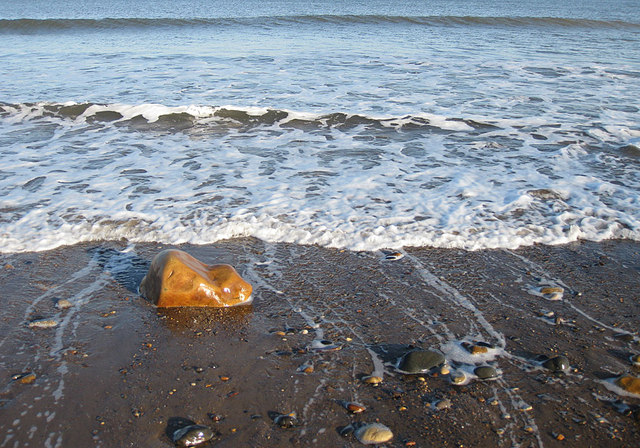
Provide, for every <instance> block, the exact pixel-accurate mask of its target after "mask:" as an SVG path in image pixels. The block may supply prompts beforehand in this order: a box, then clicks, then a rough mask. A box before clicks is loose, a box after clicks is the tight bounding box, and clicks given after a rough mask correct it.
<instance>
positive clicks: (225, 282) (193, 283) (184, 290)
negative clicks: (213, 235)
mask: <svg viewBox="0 0 640 448" xmlns="http://www.w3.org/2000/svg"><path fill="white" fill-rule="evenodd" d="M252 290H253V288H252V287H251V285H250V284H249V283H247V282H246V281H244V280H243V279H242V277H240V275H239V274H238V273H237V272H236V270H235V269H234V268H233V267H232V266H230V265H228V264H216V265H207V264H205V263H202V262H201V261H199V260H197V259H196V258H194V257H192V256H191V255H189V254H188V253H186V252H183V251H181V250H177V249H170V250H165V251H163V252H160V253H159V254H158V255H156V257H155V258H154V259H153V261H152V262H151V266H150V267H149V272H147V275H146V276H145V277H144V278H143V279H142V283H141V284H140V293H141V294H142V295H143V296H144V297H146V298H147V299H148V300H150V301H152V302H153V303H155V304H156V306H158V307H159V308H171V307H183V306H184V307H189V306H193V307H196V306H197V307H217V308H221V307H228V306H236V305H246V304H249V303H251V292H252Z"/></svg>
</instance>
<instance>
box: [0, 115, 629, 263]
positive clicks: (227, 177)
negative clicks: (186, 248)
mask: <svg viewBox="0 0 640 448" xmlns="http://www.w3.org/2000/svg"><path fill="white" fill-rule="evenodd" d="M78 106H80V107H78ZM3 109H4V111H5V115H4V117H3V118H2V121H1V122H0V126H1V127H2V131H3V133H4V135H10V137H9V138H7V139H6V145H5V151H7V152H9V153H12V154H15V155H16V157H12V158H9V159H6V160H5V162H4V164H3V170H2V176H1V177H0V187H1V189H0V191H2V193H1V194H0V207H1V208H2V211H3V221H2V222H1V223H0V243H1V249H0V250H2V251H4V252H15V251H27V250H45V249H51V248H53V247H56V246H59V245H63V244H73V243H76V242H82V241H94V240H105V239H107V240H110V239H121V238H124V239H127V240H129V241H132V242H148V241H158V242H164V243H167V244H180V243H186V242H190V243H199V244H207V243H212V242H215V241H219V240H222V239H227V238H234V237H245V236H252V237H257V238H260V239H263V240H267V241H284V242H292V243H299V244H318V245H321V246H327V247H341V248H349V249H354V250H377V249H381V248H397V247H402V246H436V247H456V248H465V249H471V250H474V249H482V248H495V247H503V248H516V247H518V246H521V245H530V244H534V243H546V244H557V243H566V242H570V241H575V240H577V239H591V240H603V239H608V238H633V239H638V238H639V237H640V232H639V229H640V222H639V216H640V207H639V206H638V204H637V192H638V191H640V188H639V187H640V185H639V182H638V179H637V176H635V172H634V170H633V169H632V167H631V166H630V165H629V164H628V163H627V159H626V158H625V157H618V156H616V155H615V154H611V153H608V152H606V151H602V150H601V151H593V150H592V149H588V148H589V147H593V146H594V145H596V146H597V145H599V146H601V147H603V148H604V147H611V145H616V144H617V145H620V144H622V143H623V142H622V141H621V140H620V139H621V138H622V137H624V138H626V137H627V136H628V135H631V134H633V133H634V132H635V131H633V130H631V129H630V130H629V131H628V132H626V133H625V132H621V131H620V130H619V129H617V130H616V133H614V134H610V133H608V132H606V131H605V130H602V131H601V133H600V134H599V136H598V140H595V139H593V138H591V137H584V135H583V134H582V132H581V131H580V130H578V129H572V128H571V127H566V128H564V127H561V128H560V130H558V128H557V127H555V126H552V127H548V128H547V127H545V126H544V125H540V124H536V125H535V127H533V126H532V125H530V124H529V123H527V120H522V122H518V123H519V124H516V122H514V121H513V120H508V121H504V122H503V121H494V122H493V123H491V122H490V120H477V119H475V118H474V119H473V120H472V119H458V118H451V117H448V118H447V117H434V116H433V115H430V116H429V117H424V116H423V117H418V116H406V117H370V116H366V115H364V114H351V115H350V114H342V113H336V112H334V113H330V114H312V113H309V112H302V113H297V112H291V111H285V110H275V109H262V108H245V109H241V108H231V107H224V108H221V107H208V106H179V107H168V106H162V105H156V104H142V105H94V104H83V105H77V104H72V103H67V104H44V103H43V104H35V105H26V104H23V105H18V106H15V105H11V106H8V105H4V106H3ZM221 111H224V112H223V113H221ZM107 112H108V113H111V114H118V115H113V117H116V118H115V119H114V120H107V121H99V120H98V121H96V120H92V119H91V117H96V116H101V115H100V114H101V113H102V114H104V113H107ZM181 114H186V115H188V117H190V118H189V119H188V120H189V123H190V124H189V128H188V129H186V130H185V129H183V128H181V129H180V130H177V131H176V130H174V129H173V126H174V124H175V122H176V120H178V121H179V119H178V118H175V117H182V115H181ZM103 116H104V115H103ZM136 117H143V119H144V120H145V122H147V123H165V122H164V121H163V120H166V118H163V117H174V121H171V120H169V122H170V123H169V124H168V125H166V126H165V124H162V126H165V127H162V126H160V127H156V128H152V129H151V128H150V129H147V128H142V129H140V128H137V127H136V125H135V123H132V122H134V121H135V120H136ZM211 120H214V121H217V122H224V123H231V125H229V126H223V127H221V126H219V125H216V126H215V127H213V128H210V127H207V126H210V123H211ZM252 120H257V121H256V122H254V121H252ZM294 122H296V123H297V124H296V126H292V125H291V124H292V123H294ZM302 122H304V123H302ZM118 123H123V125H119V124H118ZM238 123H239V124H238ZM247 123H249V124H250V125H248V126H245V124H247ZM448 124H451V125H452V126H450V127H447V125H448ZM534 130H535V132H537V133H539V134H536V135H542V133H544V136H545V139H546V140H545V145H546V146H545V147H544V151H541V148H540V147H539V146H538V141H539V137H532V136H531V134H532V133H533V132H534ZM568 135H573V137H574V138H580V139H581V142H578V143H574V142H571V143H567V142H566V139H567V138H568ZM621 136H622V137H621ZM604 162H606V167H605V166H604V165H603V163H604ZM610 172H616V178H615V179H612V178H611V177H610V176H609V175H608V173H610Z"/></svg>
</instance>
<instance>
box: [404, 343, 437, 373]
mask: <svg viewBox="0 0 640 448" xmlns="http://www.w3.org/2000/svg"><path fill="white" fill-rule="evenodd" d="M444 362H445V358H444V356H443V355H442V354H441V353H438V352H435V351H431V350H420V349H418V350H412V351H410V352H409V353H406V354H405V355H404V356H403V357H402V358H400V362H399V363H398V369H399V370H401V371H403V372H407V373H422V372H426V371H428V370H431V369H432V368H434V367H439V366H441V365H443V364H444Z"/></svg>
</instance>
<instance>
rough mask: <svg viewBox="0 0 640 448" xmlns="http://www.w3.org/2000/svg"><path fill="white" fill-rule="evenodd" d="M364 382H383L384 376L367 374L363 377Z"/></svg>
mask: <svg viewBox="0 0 640 448" xmlns="http://www.w3.org/2000/svg"><path fill="white" fill-rule="evenodd" d="M362 382H363V383H366V384H374V385H376V384H380V383H382V378H381V377H379V376H375V375H370V376H365V377H364V378H362Z"/></svg>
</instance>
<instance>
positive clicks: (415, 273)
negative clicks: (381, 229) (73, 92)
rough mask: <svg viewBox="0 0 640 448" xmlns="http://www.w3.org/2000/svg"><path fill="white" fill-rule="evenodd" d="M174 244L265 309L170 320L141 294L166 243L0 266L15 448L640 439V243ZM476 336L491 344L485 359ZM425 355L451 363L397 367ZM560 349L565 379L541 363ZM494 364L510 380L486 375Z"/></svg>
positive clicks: (8, 414) (5, 385)
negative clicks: (245, 288) (238, 281)
mask: <svg viewBox="0 0 640 448" xmlns="http://www.w3.org/2000/svg"><path fill="white" fill-rule="evenodd" d="M171 247H177V248H179V249H182V250H185V251H187V252H188V253H190V254H192V255H193V256H195V257H196V258H198V259H200V260H202V261H203V262H205V263H208V264H214V263H228V264H231V265H233V266H235V267H236V269H237V270H238V272H239V273H240V274H241V275H242V276H243V277H244V278H245V279H246V280H247V281H248V282H249V283H251V284H252V285H253V287H254V301H253V303H252V305H250V306H246V307H236V308H233V309H224V310H186V309H185V310H158V309H156V308H155V307H154V306H153V305H152V304H150V303H148V302H147V301H146V300H144V299H143V298H141V297H140V296H139V295H138V293H137V287H138V285H139V282H140V280H141V279H142V277H143V276H144V274H145V273H146V269H147V268H148V265H149V263H150V262H151V259H152V258H153V256H154V255H155V254H157V253H158V252H160V251H161V250H163V249H166V248H169V246H166V245H161V244H148V243H145V244H136V245H135V246H133V245H131V246H129V245H128V244H127V243H126V242H113V241H111V242H99V243H82V244H77V245H74V246H68V247H61V248H58V249H54V250H50V251H46V252H30V253H16V254H2V255H0V284H2V286H3V288H2V289H3V293H2V296H1V299H0V300H2V306H3V312H2V319H1V320H0V334H2V336H1V337H0V373H1V377H2V384H1V389H0V390H2V393H1V394H0V447H5V446H6V447H13V446H52V447H54V446H102V447H124V446H138V447H146V446H149V447H151V446H173V443H172V441H171V439H170V436H171V424H172V422H173V423H175V421H176V419H184V420H185V421H192V422H195V423H198V424H202V425H205V426H208V427H210V428H211V429H212V430H213V432H214V437H213V439H212V440H211V441H210V442H208V443H209V445H210V446H214V445H215V446H264V447H272V446H273V447H275V446H303V445H304V446H309V445H316V446H359V445H360V442H358V441H357V440H356V438H355V437H354V435H353V434H347V435H341V434H340V432H341V430H342V429H343V428H344V427H345V426H347V425H349V424H350V423H354V422H368V423H373V422H379V423H381V424H384V425H386V426H387V427H389V428H390V429H391V431H393V433H394V438H393V439H392V440H391V441H390V442H388V443H387V444H386V446H398V447H400V446H432V445H436V446H469V447H474V446H505V447H510V446H521V447H527V446H531V447H533V446H563V445H566V444H567V443H569V444H570V445H571V444H578V443H579V444H581V445H583V446H633V445H634V444H636V443H637V441H638V440H639V439H640V423H639V422H640V420H639V419H640V411H639V406H640V396H633V395H624V394H622V393H620V392H621V391H619V390H617V389H616V388H615V385H614V384H613V379H615V378H616V377H619V376H620V375H623V374H627V375H634V376H639V375H640V371H639V370H638V369H637V368H636V367H634V366H633V365H632V363H631V361H630V357H631V356H632V355H634V354H638V353H640V346H639V344H638V343H639V338H638V334H637V331H638V328H637V323H638V320H637V316H638V315H639V314H640V313H639V311H640V282H639V281H638V279H639V276H640V242H636V241H629V240H611V241H603V242H600V243H595V242H586V241H581V242H576V243H571V244H566V245H561V246H543V245H536V246H530V247H523V248H520V249H517V250H501V249H491V250H480V251H474V252H468V251H464V250H458V249H437V248H424V247H422V248H405V249H403V250H402V251H401V254H402V257H400V258H399V259H397V260H393V259H387V258H386V257H385V253H384V252H381V251H379V252H353V251H348V250H340V249H327V248H321V247H316V246H300V245H294V244H288V243H266V242H264V241H261V240H257V239H253V238H241V239H234V240H226V241H221V242H219V243H215V244H211V245H206V246H192V245H181V246H171ZM545 287H548V288H560V289H558V290H557V291H561V292H556V293H555V294H556V295H555V296H554V295H553V294H544V293H543V288H545ZM61 300H68V301H69V305H70V306H69V307H67V308H65V307H64V306H62V305H61V304H60V301H61ZM65 306H66V305H65ZM39 319H48V320H51V321H54V322H55V324H56V325H53V324H52V325H51V326H50V327H49V328H39V327H38V326H36V325H31V326H30V323H33V322H35V321H38V320H39ZM320 341H325V342H322V343H321V344H319V342H320ZM478 343H480V344H479V345H480V346H486V347H487V348H488V350H487V351H486V353H481V354H476V355H473V354H471V352H470V349H469V347H471V346H474V345H476V346H477V345H478ZM415 348H422V349H426V350H435V351H439V352H441V353H443V354H444V356H445V358H446V360H447V363H446V365H445V366H444V370H443V369H442V368H440V367H438V368H436V369H434V370H432V371H430V372H425V373H420V374H403V373H401V372H399V371H398V370H397V369H396V368H395V367H394V365H395V363H396V362H397V360H398V358H399V357H400V356H402V354H404V353H406V352H407V351H409V350H412V349H415ZM559 355H562V356H566V357H567V359H568V361H569V363H570V368H569V369H568V370H567V371H565V372H562V373H554V372H551V371H550V370H549V369H547V368H545V367H543V365H542V363H543V361H544V360H545V359H547V358H553V357H554V356H559ZM545 357H546V358H545ZM479 366H490V367H493V368H495V369H496V374H497V378H492V379H490V380H480V379H479V378H475V376H476V375H475V374H474V370H475V369H476V368H477V367H479ZM447 371H448V372H449V373H447ZM29 373H33V374H35V378H34V379H33V381H30V382H27V381H22V378H25V375H27V374H29ZM462 373H464V374H465V376H466V381H468V382H467V383H466V384H463V385H456V384H454V378H456V377H460V375H462ZM21 375H22V376H21ZM371 375H375V376H381V377H382V382H381V383H380V384H379V385H371V384H367V383H366V382H365V381H363V380H364V378H366V377H367V376H371ZM344 402H357V403H360V404H362V405H363V406H364V407H365V408H366V410H365V411H364V412H362V413H360V414H350V413H349V412H348V411H347V410H346V409H345V408H344V406H343V405H344ZM278 413H280V414H289V413H295V420H296V422H295V425H294V426H293V427H291V428H282V427H280V426H279V425H278V424H276V422H274V416H275V415H277V414H278ZM202 446H207V444H203V445H202Z"/></svg>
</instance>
